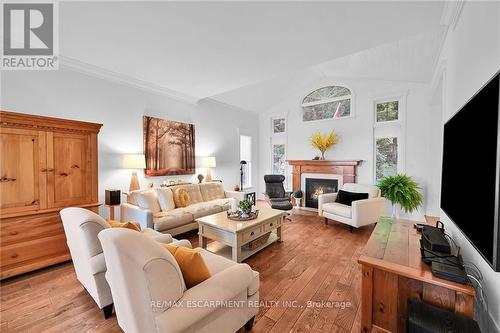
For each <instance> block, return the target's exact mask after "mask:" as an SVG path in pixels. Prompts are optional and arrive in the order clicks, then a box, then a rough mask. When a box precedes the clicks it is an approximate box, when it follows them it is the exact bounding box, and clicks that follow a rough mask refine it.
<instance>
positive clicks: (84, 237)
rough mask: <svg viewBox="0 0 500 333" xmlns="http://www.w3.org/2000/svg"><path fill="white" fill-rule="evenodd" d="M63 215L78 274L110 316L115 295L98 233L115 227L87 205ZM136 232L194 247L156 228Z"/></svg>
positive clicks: (64, 210)
mask: <svg viewBox="0 0 500 333" xmlns="http://www.w3.org/2000/svg"><path fill="white" fill-rule="evenodd" d="M60 214H61V219H62V222H63V227H64V233H65V234H66V241H67V243H68V247H69V251H70V253H71V258H72V260H73V266H74V267H75V271H76V277H77V278H78V280H79V281H80V283H81V284H82V285H83V286H84V287H85V289H86V290H87V291H88V293H89V294H90V296H92V298H93V299H94V301H95V302H96V303H97V306H99V309H102V310H103V312H104V317H105V318H106V319H107V318H109V317H110V316H111V314H112V312H113V298H112V297H111V290H110V288H109V285H108V283H107V282H106V279H105V277H104V274H105V273H106V262H105V260H104V254H103V253H102V247H101V243H100V242H99V239H98V238H97V235H98V233H99V232H101V231H102V230H105V229H111V226H110V225H109V223H108V222H107V221H106V220H105V219H103V218H102V217H101V216H99V215H97V214H96V213H94V212H92V211H90V210H87V209H83V208H77V207H71V208H64V209H63V210H61V213H60ZM130 231H132V230H130ZM133 232H136V231H133ZM136 233H137V234H138V235H140V234H143V235H145V236H147V237H148V238H151V239H152V240H155V241H157V242H160V243H173V244H176V245H179V246H187V247H191V243H190V242H189V241H188V240H181V241H177V240H176V239H174V238H172V236H171V235H168V234H162V233H160V232H157V231H154V230H152V229H145V230H142V231H141V233H139V232H136ZM131 244H132V243H131ZM129 246H130V244H129ZM131 248H132V249H135V248H136V245H135V244H134V245H133V246H131Z"/></svg>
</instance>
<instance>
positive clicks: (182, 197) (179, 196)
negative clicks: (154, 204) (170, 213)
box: [174, 188, 190, 208]
mask: <svg viewBox="0 0 500 333" xmlns="http://www.w3.org/2000/svg"><path fill="white" fill-rule="evenodd" d="M174 202H175V207H177V208H181V207H186V206H189V204H190V199H189V192H188V191H187V190H186V189H185V188H178V189H176V190H175V191H174Z"/></svg>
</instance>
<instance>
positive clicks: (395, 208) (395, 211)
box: [391, 203, 399, 219]
mask: <svg viewBox="0 0 500 333" xmlns="http://www.w3.org/2000/svg"><path fill="white" fill-rule="evenodd" d="M391 217H392V218H393V219H398V218H399V207H398V204H397V203H393V204H392V215H391Z"/></svg>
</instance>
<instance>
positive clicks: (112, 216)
mask: <svg viewBox="0 0 500 333" xmlns="http://www.w3.org/2000/svg"><path fill="white" fill-rule="evenodd" d="M105 206H106V207H107V208H108V209H109V219H110V220H114V219H115V208H116V207H120V205H105Z"/></svg>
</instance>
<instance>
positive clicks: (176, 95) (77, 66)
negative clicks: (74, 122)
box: [59, 55, 199, 104]
mask: <svg viewBox="0 0 500 333" xmlns="http://www.w3.org/2000/svg"><path fill="white" fill-rule="evenodd" d="M59 66H60V68H64V69H68V70H72V71H75V72H79V73H83V74H86V75H89V76H93V77H96V78H99V79H104V80H108V81H111V82H115V83H119V84H122V85H126V86H128V87H132V88H137V89H141V90H145V91H147V92H152V93H155V94H159V95H164V96H167V97H170V98H173V99H176V100H178V101H182V102H187V103H190V104H196V103H197V102H198V100H199V99H198V98H195V97H192V96H188V95H185V94H182V93H180V92H177V91H174V90H171V89H168V88H165V87H162V86H160V85H157V84H154V83H152V82H148V81H144V80H141V79H138V78H135V77H132V76H128V75H125V74H121V73H118V72H114V71H110V70H108V69H105V68H102V67H99V66H95V65H91V64H89V63H86V62H83V61H80V60H77V59H74V58H70V57H66V56H63V55H60V56H59Z"/></svg>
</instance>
